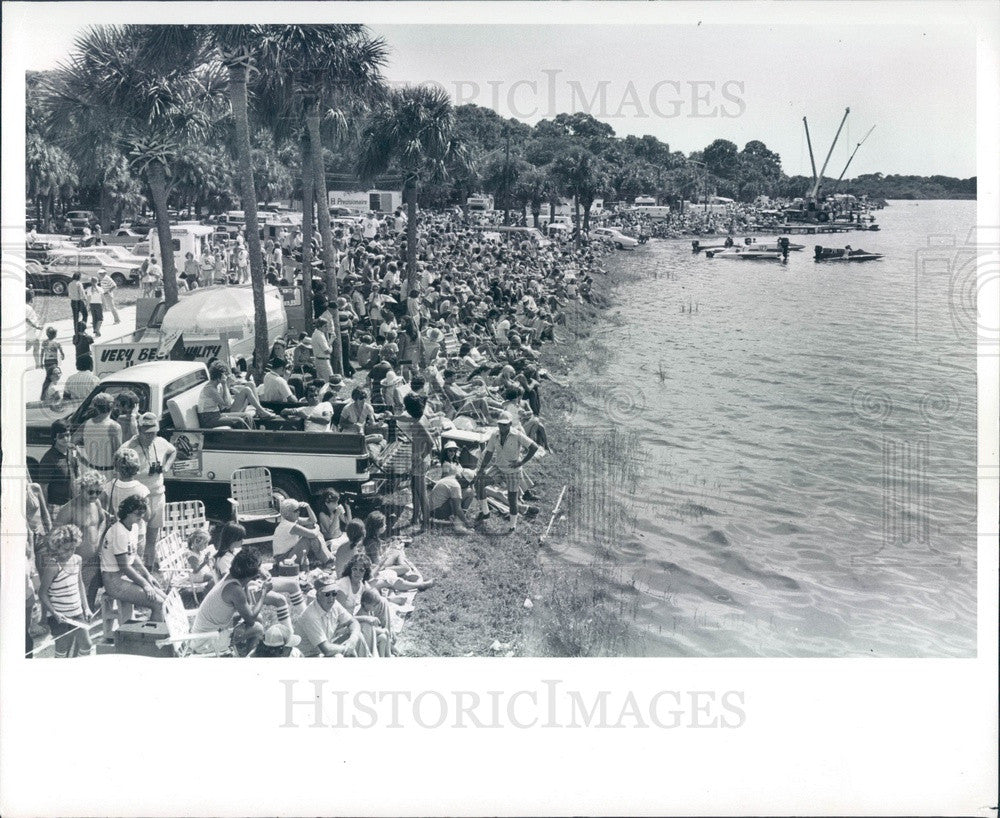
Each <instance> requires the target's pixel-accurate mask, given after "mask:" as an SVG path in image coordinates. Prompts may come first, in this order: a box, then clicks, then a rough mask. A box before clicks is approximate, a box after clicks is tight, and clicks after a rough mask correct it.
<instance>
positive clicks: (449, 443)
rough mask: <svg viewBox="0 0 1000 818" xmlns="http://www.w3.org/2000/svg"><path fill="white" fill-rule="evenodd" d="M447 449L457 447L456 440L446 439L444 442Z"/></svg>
mask: <svg viewBox="0 0 1000 818" xmlns="http://www.w3.org/2000/svg"><path fill="white" fill-rule="evenodd" d="M444 448H445V449H457V448H458V444H457V443H456V442H455V441H454V440H446V441H445V443H444Z"/></svg>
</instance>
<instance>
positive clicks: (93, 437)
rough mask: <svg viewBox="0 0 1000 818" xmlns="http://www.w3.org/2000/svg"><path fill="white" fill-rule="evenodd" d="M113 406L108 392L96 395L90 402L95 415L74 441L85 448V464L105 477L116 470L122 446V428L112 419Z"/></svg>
mask: <svg viewBox="0 0 1000 818" xmlns="http://www.w3.org/2000/svg"><path fill="white" fill-rule="evenodd" d="M113 405H114V402H113V399H112V397H111V395H109V394H108V393H107V392H101V393H99V394H97V395H94V398H93V400H91V402H90V408H91V410H92V411H93V413H94V415H93V417H91V418H90V419H89V420H86V421H84V423H83V424H82V425H81V426H80V428H79V429H78V430H77V433H76V436H75V437H74V440H73V442H74V443H75V444H76V445H78V446H81V445H82V447H83V452H82V455H81V456H82V458H83V461H84V463H85V464H86V465H87V466H88V467H89V468H91V469H94V470H95V471H98V472H100V473H101V474H102V475H104V476H107V473H108V472H110V471H111V470H112V469H113V468H114V457H115V452H117V451H118V449H119V448H120V447H121V445H122V427H121V426H119V425H118V424H117V423H116V422H115V421H113V420H112V419H111V409H112V406H113Z"/></svg>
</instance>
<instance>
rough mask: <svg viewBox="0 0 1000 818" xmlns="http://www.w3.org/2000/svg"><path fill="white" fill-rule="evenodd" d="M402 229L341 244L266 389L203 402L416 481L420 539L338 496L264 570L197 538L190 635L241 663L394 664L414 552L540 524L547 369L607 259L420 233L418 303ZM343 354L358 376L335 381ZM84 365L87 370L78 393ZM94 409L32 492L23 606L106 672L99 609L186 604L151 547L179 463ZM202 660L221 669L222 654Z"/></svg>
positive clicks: (354, 230) (406, 503)
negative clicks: (537, 472) (217, 662)
mask: <svg viewBox="0 0 1000 818" xmlns="http://www.w3.org/2000/svg"><path fill="white" fill-rule="evenodd" d="M404 228H405V220H403V219H402V218H401V214H398V213H397V214H389V215H387V216H385V217H379V216H377V215H375V214H369V216H367V217H366V218H364V219H362V220H361V221H360V222H358V223H357V224H356V225H354V226H338V228H337V230H336V231H335V234H334V241H335V248H334V249H335V258H336V264H337V269H336V273H335V274H336V281H337V294H336V295H335V296H334V295H332V294H331V293H330V292H329V289H328V286H327V279H326V277H325V275H323V274H322V272H321V273H320V274H319V275H316V276H314V277H312V293H313V303H312V307H313V315H314V316H315V321H314V328H313V331H312V333H300V334H298V335H293V336H289V337H286V338H280V339H278V340H277V341H276V342H275V343H274V345H273V347H272V349H271V350H270V360H269V361H268V364H267V374H266V375H265V376H264V378H263V379H261V382H260V383H256V382H255V380H254V379H253V377H252V375H251V370H252V369H253V367H252V366H249V365H248V364H247V362H246V361H243V360H239V361H236V362H235V366H232V367H231V366H230V365H229V363H227V362H224V361H213V362H211V363H210V366H209V373H210V380H209V382H208V383H207V384H206V385H205V386H204V387H203V389H202V393H201V395H200V398H199V401H198V415H199V423H200V425H202V426H203V427H206V428H208V427H212V426H219V425H227V426H231V427H232V426H234V425H239V424H241V423H249V424H252V423H255V422H256V423H264V424H267V425H268V426H269V427H270V428H289V429H303V430H305V431H309V432H315V433H323V432H331V431H341V432H354V433H362V434H364V435H365V437H366V442H367V444H368V446H369V451H370V452H371V453H372V455H373V456H374V457H375V458H376V459H378V460H380V462H382V463H383V464H384V465H387V461H386V458H388V456H389V455H390V454H391V455H392V457H393V459H394V462H399V463H401V465H402V468H401V469H400V474H401V475H406V476H408V478H409V479H408V481H400V483H399V484H398V486H399V492H400V496H401V497H402V498H403V499H402V501H401V502H400V505H399V507H400V508H404V509H407V508H408V509H409V510H410V514H409V519H408V520H404V519H402V518H400V519H392V518H388V519H387V517H386V516H385V515H384V514H383V513H382V512H380V511H373V512H370V513H369V514H367V515H365V516H364V517H363V518H360V519H359V518H356V517H355V515H354V511H355V510H353V509H351V507H350V505H349V504H348V503H346V502H345V500H344V499H343V498H341V497H340V496H339V495H337V493H336V492H334V491H332V490H328V491H327V492H324V493H323V494H322V495H320V496H317V497H315V498H313V499H312V501H311V502H310V503H309V504H302V503H298V502H296V501H294V500H286V501H285V502H284V503H283V504H282V506H281V509H280V512H281V519H280V521H279V523H278V525H277V528H276V530H275V532H274V535H273V542H272V550H271V553H270V554H269V555H268V554H265V555H262V554H261V552H260V550H259V549H257V548H255V547H244V546H243V540H244V538H245V536H246V532H245V531H244V530H243V528H242V527H241V526H239V525H237V524H235V523H226V524H224V525H220V526H218V527H217V528H216V530H215V531H214V532H212V534H211V535H209V532H208V531H207V530H206V531H197V532H194V533H193V534H192V535H190V537H189V538H188V542H187V549H188V553H187V559H188V563H189V568H190V574H191V577H190V585H191V587H194V588H197V589H198V592H199V594H198V595H199V597H200V598H198V599H196V600H195V602H196V603H197V605H198V613H197V615H196V617H195V620H194V625H193V630H194V632H196V633H204V634H216V633H217V632H220V631H221V632H225V633H228V638H229V640H230V644H231V645H234V646H236V649H237V651H238V652H240V653H242V654H246V653H254V655H297V654H302V655H306V656H340V655H350V656H364V655H379V656H389V655H392V654H393V652H394V649H395V633H394V629H393V623H394V621H395V617H394V606H396V605H405V604H407V603H408V600H409V599H410V597H411V596H412V592H416V591H420V590H423V589H426V588H428V587H430V586H431V585H432V584H433V580H432V579H429V578H426V577H425V576H424V575H423V573H422V571H421V570H420V569H419V568H418V567H417V564H416V563H415V562H414V561H413V559H412V557H411V554H410V553H409V549H408V548H407V546H406V543H407V542H410V541H412V540H413V539H414V538H417V537H419V536H420V535H423V534H426V533H427V532H428V531H430V530H431V528H432V526H434V527H436V526H439V525H445V526H447V530H449V531H452V532H455V533H458V534H462V533H467V532H468V531H469V530H470V529H472V528H474V527H475V526H477V525H491V523H490V522H488V521H490V520H491V518H494V519H495V517H496V516H497V515H498V514H500V515H501V516H502V517H503V518H504V519H503V524H505V525H506V530H508V531H513V530H516V528H517V523H518V518H519V517H523V516H525V515H526V516H532V515H533V514H535V513H537V511H538V507H537V506H536V505H532V502H533V501H535V500H537V499H538V498H537V494H536V491H537V490H538V486H537V485H535V483H534V482H533V479H532V477H531V475H530V474H529V473H528V470H526V468H525V466H526V465H527V464H529V463H530V461H531V460H532V459H533V458H535V457H536V456H538V455H539V454H540V453H544V452H545V451H546V450H549V441H548V437H547V434H546V428H545V421H544V400H543V394H542V392H543V389H542V384H543V383H544V381H545V378H546V377H548V376H547V373H546V371H545V370H544V368H542V367H541V365H540V362H539V351H540V349H541V346H542V344H543V343H544V342H545V341H547V340H552V339H554V338H555V336H556V334H557V333H558V332H559V331H560V325H561V324H562V323H563V322H564V321H565V319H566V316H567V314H568V313H569V312H572V311H573V310H574V309H577V305H578V304H579V302H581V301H586V300H589V299H590V298H591V287H592V284H593V276H594V274H595V273H596V272H598V271H599V269H600V268H599V267H598V265H599V263H600V259H601V257H602V256H603V255H604V254H605V253H606V252H608V251H609V250H608V248H607V247H606V246H605V245H602V244H591V245H589V246H587V245H584V246H577V245H575V244H573V243H558V242H556V243H551V244H547V243H536V242H535V241H534V240H532V239H531V238H527V239H525V240H524V241H521V242H518V241H513V242H512V241H509V240H506V241H505V240H504V238H503V237H501V236H498V235H497V234H490V233H489V232H484V231H483V230H482V229H480V227H479V226H477V225H476V224H473V223H472V222H470V221H468V220H467V219H466V218H465V217H464V216H463V215H462V214H461V213H460V212H457V211H449V212H444V213H423V214H422V215H421V220H420V224H419V230H418V239H417V242H418V243H417V248H416V251H417V253H416V255H417V282H416V285H415V286H414V287H413V288H412V289H411V288H410V286H409V285H408V283H407V280H406V261H405V260H406V246H405V241H406V240H405V229H404ZM296 273H297V271H296V270H295V267H294V265H292V264H289V263H287V260H285V259H282V263H281V265H280V267H278V266H277V265H271V268H270V270H269V276H272V277H273V280H274V281H277V282H279V283H280V282H282V281H284V282H285V283H291V281H292V280H293V277H294V276H295V275H296ZM298 275H301V273H300V272H299V273H298ZM335 319H336V321H335ZM337 324H339V328H340V336H339V337H336V331H335V329H334V327H335V326H336V325H337ZM335 349H338V350H339V351H340V353H341V355H342V358H343V369H344V374H343V375H341V374H340V373H334V372H333V366H332V364H331V360H330V359H331V355H332V353H333V352H334V350H335ZM87 363H88V361H87V358H86V355H82V356H78V358H77V365H78V372H79V373H86V372H88V371H90V370H88V368H87V366H86V365H87ZM81 364H82V365H83V367H82V368H81ZM90 369H92V363H91V367H90ZM91 374H92V373H91ZM80 388H81V391H82V388H83V384H82V378H81V386H80ZM90 389H91V390H92V389H93V385H92V382H91V386H90ZM90 404H91V410H92V411H91V415H92V417H90V418H89V419H88V420H87V421H86V422H85V423H84V424H82V426H81V427H80V428H79V429H75V430H72V434H70V432H71V430H70V429H69V428H68V427H67V426H66V424H65V423H63V422H62V421H57V422H56V423H54V424H53V425H52V445H51V448H50V449H49V451H48V452H46V454H45V456H44V457H43V458H42V462H41V463H40V465H39V468H38V472H37V474H36V475H35V476H34V477H35V479H36V480H37V483H36V484H33V485H35V486H36V488H35V489H34V490H33V491H32V492H30V495H31V497H32V498H33V500H32V502H33V503H34V505H35V506H37V507H38V510H37V511H36V513H35V516H34V518H33V519H36V524H35V525H34V527H33V529H32V530H33V532H34V534H33V536H32V538H30V540H29V550H30V551H31V555H30V556H31V559H29V561H28V562H29V565H30V566H31V567H33V568H34V569H35V572H36V575H35V577H34V579H33V580H32V578H31V577H29V580H32V581H29V583H28V586H27V587H28V589H29V598H30V599H32V600H33V599H35V598H36V597H37V599H38V602H39V609H40V610H41V611H43V612H44V614H45V618H46V620H47V623H48V629H49V632H50V634H51V636H52V637H53V638H54V639H55V641H56V654H57V655H59V656H63V655H74V654H78V653H86V652H89V651H90V650H92V647H91V646H90V645H89V642H88V641H87V640H86V639H85V638H84V635H83V634H84V631H85V628H83V627H78V626H79V625H80V624H81V621H80V620H81V619H82V620H86V618H87V617H88V616H90V615H91V614H92V612H93V611H95V610H96V609H97V602H98V589H99V588H101V587H103V589H104V590H103V593H104V595H105V596H106V597H110V598H112V599H115V600H117V603H118V606H119V609H120V610H123V611H124V613H123V614H121V615H122V616H124V617H125V618H126V619H127V617H129V616H131V615H132V614H133V608H136V607H137V608H140V609H148V610H149V611H150V617H151V619H152V620H154V621H155V620H158V619H162V618H163V616H164V611H163V608H164V602H165V600H166V598H167V594H168V592H169V591H170V585H171V581H170V578H169V577H167V576H164V575H163V574H162V573H161V572H160V571H158V570H157V569H158V566H157V564H156V557H155V544H156V542H157V540H158V538H159V535H160V530H161V527H162V525H163V516H162V515H163V504H164V500H165V493H164V488H163V485H164V484H163V474H164V472H165V471H169V468H170V465H171V462H172V458H173V457H174V455H175V451H174V447H173V446H172V445H171V444H170V443H169V442H168V441H167V440H166V439H164V438H163V437H160V436H158V430H159V426H158V422H159V418H158V417H157V416H156V415H155V414H154V413H146V414H142V415H140V414H138V409H137V406H138V400H137V397H136V396H135V395H133V394H131V393H130V392H129V391H128V390H124V391H121V392H118V393H117V395H115V396H114V397H113V398H112V396H110V395H105V394H98V395H95V396H94V397H93V398H91V401H90ZM247 410H251V411H249V412H248V411H247ZM248 415H255V416H256V417H255V418H254V420H250V421H248V420H247V418H248ZM449 429H465V430H477V431H479V432H481V433H482V439H483V440H485V445H483V446H482V447H481V450H474V451H473V450H461V449H460V448H459V446H458V445H457V444H456V443H455V442H454V440H450V439H448V435H447V434H446V432H447V430H449ZM387 468H388V465H387ZM529 469H530V467H529ZM402 516H405V514H404V515H401V517H402ZM46 521H48V522H46ZM407 529H409V531H407ZM390 531H391V536H390V534H389V532H390ZM402 534H407V535H408V536H409V537H410V538H411V540H403V539H401V535H402ZM262 557H263V558H264V559H265V560H267V562H264V563H262ZM53 587H55V591H53ZM28 621H29V623H31V622H32V620H31V619H30V618H29V620H28ZM123 621H125V620H123ZM42 627H44V625H43V623H41V622H38V621H35V622H34V623H33V628H34V629H35V631H36V632H38V631H40V630H41V628H42ZM193 644H194V648H195V650H212V651H214V650H217V649H218V645H217V644H216V643H215V641H213V638H209V637H208V636H206V637H205V639H204V640H200V639H196V640H195V641H194V643H193ZM26 646H27V647H28V648H29V649H30V644H27V645H26Z"/></svg>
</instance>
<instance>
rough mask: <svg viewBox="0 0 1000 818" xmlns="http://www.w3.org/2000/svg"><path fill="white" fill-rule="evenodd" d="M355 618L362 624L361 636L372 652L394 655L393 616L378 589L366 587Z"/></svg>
mask: <svg viewBox="0 0 1000 818" xmlns="http://www.w3.org/2000/svg"><path fill="white" fill-rule="evenodd" d="M354 618H355V619H356V620H357V621H358V624H359V625H360V626H361V636H362V638H363V639H364V640H365V644H366V646H367V647H368V649H369V650H370V651H371V652H372V653H376V654H378V655H379V656H384V657H389V656H392V641H393V634H392V616H391V614H390V610H389V603H388V602H387V601H386V600H385V598H384V597H383V596H382V595H381V594H379V593H378V592H377V591H373V590H372V589H370V588H366V589H365V590H364V591H362V592H361V603H360V605H359V606H358V610H357V612H356V613H355V614H354Z"/></svg>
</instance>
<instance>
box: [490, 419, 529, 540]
mask: <svg viewBox="0 0 1000 818" xmlns="http://www.w3.org/2000/svg"><path fill="white" fill-rule="evenodd" d="M513 420H514V419H513V418H512V417H511V416H510V414H509V413H508V412H501V413H500V415H499V416H498V417H497V431H496V432H495V433H494V434H493V436H492V437H491V438H490V439H489V440H488V441H487V443H486V448H485V450H484V451H483V459H482V461H481V462H480V464H479V468H478V469H477V471H476V478H477V481H478V486H479V491H478V493H477V494H478V497H479V499H480V502H481V505H482V513H481V515H480V516H481V517H488V516H489V507H488V506H487V504H486V485H485V482H484V479H483V478H485V476H486V475H487V474H489V469H490V466H491V464H493V466H494V468H495V469H496V471H497V472H498V473H499V475H500V477H501V480H502V481H503V483H504V484H505V485H506V487H507V503H508V506H509V508H510V530H511V531H515V530H517V513H518V507H517V504H518V495H519V494H520V490H521V480H522V472H521V467H522V466H524V464H525V463H527V462H528V461H529V460H531V458H532V457H534V456H535V453H536V452H537V451H538V445H537V444H536V443H534V442H533V441H532V440H530V439H529V438H528V437H527V436H526V435H525V434H524V433H523V432H519V431H517V430H516V429H512V428H511V425H512V424H513ZM522 448H524V449H525V450H526V451H525V453H524V455H523V456H522V455H521V449H522ZM494 460H495V461H496V462H495V463H493V461H494Z"/></svg>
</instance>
